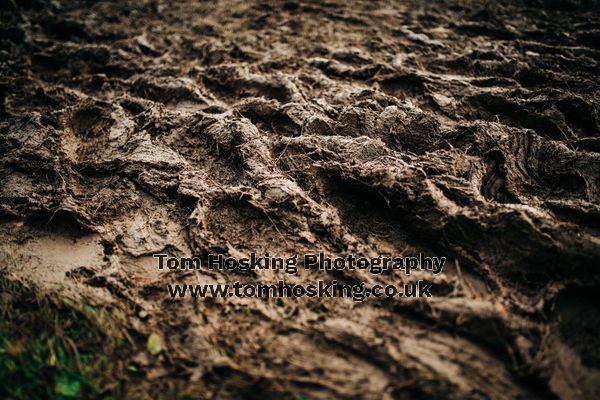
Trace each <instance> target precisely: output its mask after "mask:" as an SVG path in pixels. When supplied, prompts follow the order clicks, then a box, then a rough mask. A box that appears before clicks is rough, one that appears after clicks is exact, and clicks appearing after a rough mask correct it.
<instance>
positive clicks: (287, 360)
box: [0, 0, 600, 399]
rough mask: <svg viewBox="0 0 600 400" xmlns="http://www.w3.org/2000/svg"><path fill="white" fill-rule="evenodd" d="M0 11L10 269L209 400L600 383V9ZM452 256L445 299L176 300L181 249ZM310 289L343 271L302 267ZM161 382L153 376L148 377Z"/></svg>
mask: <svg viewBox="0 0 600 400" xmlns="http://www.w3.org/2000/svg"><path fill="white" fill-rule="evenodd" d="M174 3H175V4H171V3H168V2H162V1H146V2H127V1H121V2H83V1H72V2H58V1H48V2H45V1H41V0H30V1H26V2H25V1H24V2H20V1H10V0H9V1H3V2H0V4H1V9H0V12H1V14H2V28H1V33H0V68H1V70H0V149H1V150H0V181H1V182H2V184H1V185H0V213H1V215H2V223H1V225H0V232H1V233H0V237H1V243H2V244H1V251H0V254H1V256H2V263H3V264H4V267H6V268H8V269H9V270H10V271H11V273H14V274H17V275H19V276H21V277H23V278H26V279H29V280H32V281H34V282H36V283H37V285H38V286H40V287H42V288H46V289H47V290H53V291H59V292H61V293H63V294H65V295H68V296H71V297H74V298H79V299H82V300H84V301H86V302H89V303H90V304H96V305H103V306H108V307H114V308H120V309H124V310H129V311H128V312H129V313H130V320H131V329H132V330H134V331H136V332H139V334H140V336H142V337H143V336H144V335H149V334H150V333H152V332H159V334H160V336H161V337H163V338H164V342H165V343H164V344H165V349H166V350H165V352H164V354H162V355H161V356H160V357H159V358H156V359H154V358H151V359H150V360H148V359H145V361H144V364H145V365H144V367H146V368H147V370H151V371H156V370H159V371H161V373H158V374H157V373H154V374H153V376H152V379H153V380H154V381H155V382H154V383H153V384H152V387H151V388H150V389H149V390H150V391H152V390H159V389H160V388H161V387H164V386H165V385H169V384H170V382H173V381H177V382H182V383H183V384H184V385H185V387H186V388H187V390H189V392H190V393H193V395H194V397H195V398H219V399H220V398H248V399H251V398H262V399H271V398H272V399H280V398H290V399H292V398H308V399H331V398H339V399H357V398H361V399H362V398H364V399H416V398H440V399H446V398H448V399H465V398H469V399H480V398H481V399H483V398H491V399H515V398H522V399H535V398H540V399H541V398H556V399H593V398H598V397H599V396H600V350H599V348H600V347H599V344H600V341H599V339H598V337H600V324H599V322H600V303H599V301H598V296H597V293H598V290H599V289H600V279H599V277H600V274H599V273H598V268H599V267H600V236H599V230H600V203H599V199H600V153H599V151H600V91H599V89H600V82H599V77H598V76H599V75H598V72H599V70H600V69H599V65H598V64H599V62H600V22H599V21H600V19H599V18H598V17H599V15H600V11H599V9H598V3H597V2H594V1H575V0H572V1H568V0H564V1H561V0H556V1H551V0H539V1H533V0H532V1H514V2H509V1H499V2H478V1H458V0H456V1H451V0H448V1H435V2H414V1H404V2H392V3H388V2H366V1H365V2H359V1H353V2H334V1H327V2H318V1H308V2H295V1H287V2H258V1H239V2H238V1H234V2H218V3H215V4H212V3H197V2H184V1H182V2H174ZM319 251H324V252H326V253H328V254H331V255H339V256H343V255H346V254H348V253H352V254H357V255H364V256H372V255H376V254H405V255H412V254H418V253H420V252H424V253H427V254H430V255H438V256H445V257H448V262H447V265H446V266H445V268H444V272H443V273H442V274H440V275H438V276H434V277H432V276H431V275H430V274H422V275H419V274H418V273H417V274H415V275H414V276H411V277H407V276H405V275H403V274H402V273H397V272H395V271H392V272H391V273H388V274H382V275H372V274H369V273H367V272H363V271H343V272H341V273H340V272H337V273H336V275H335V278H336V279H338V280H341V281H344V282H357V281H361V282H365V284H366V285H374V284H390V283H394V284H402V283H405V282H406V281H407V280H411V279H428V280H430V281H431V282H432V283H433V285H434V288H435V292H436V295H435V296H434V297H432V298H419V299H402V298H400V299H367V300H365V301H363V302H354V301H352V300H351V299H348V298H335V299H323V298H321V299H319V298H298V299H285V300H282V299H249V298H228V299H222V298H218V299H202V300H195V301H194V300H192V299H178V300H176V299H171V298H169V297H168V296H167V292H166V291H165V285H166V284H167V283H172V282H187V283H200V282H202V283H213V282H216V283H226V282H230V281H231V280H241V281H248V282H262V283H269V284H272V283H274V282H276V281H277V280H278V279H280V278H281V277H282V276H281V275H280V274H278V273H277V272H273V271H266V272H265V271H260V272H252V273H248V274H235V273H233V272H231V271H205V270H202V271H190V272H185V273H182V272H180V271H176V272H164V271H158V270H157V268H156V261H155V260H154V259H153V258H152V255H153V254H155V253H169V254H172V255H176V256H181V257H183V256H191V255H200V256H203V255H206V254H208V253H222V254H225V255H229V256H235V257H238V256H240V255H247V254H249V253H251V252H257V253H265V252H269V253H270V254H279V255H284V254H288V255H289V254H303V253H311V252H312V253H314V252H319ZM285 278H286V279H288V280H290V281H291V282H294V283H306V282H312V281H315V280H317V279H331V278H332V276H329V274H328V273H327V272H323V271H313V270H303V269H301V270H300V271H299V273H298V274H297V275H294V276H291V277H288V276H285ZM148 379H150V378H148Z"/></svg>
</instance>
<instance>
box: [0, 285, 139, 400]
mask: <svg viewBox="0 0 600 400" xmlns="http://www.w3.org/2000/svg"><path fill="white" fill-rule="evenodd" d="M130 344H131V343H130V339H129V338H128V336H127V334H126V333H125V331H123V330H120V328H119V327H118V324H116V323H115V322H114V321H113V320H112V319H111V318H109V317H108V315H107V312H106V311H104V310H98V309H96V308H94V307H91V306H88V305H82V304H77V303H74V302H72V301H68V300H66V299H63V298H59V297H57V296H54V295H40V294H38V293H37V292H36V291H35V290H33V289H32V288H31V287H28V286H27V285H25V284H23V283H21V282H18V281H16V280H14V279H9V278H8V277H7V276H6V275H0V382H2V384H1V385H0V398H3V399H75V398H106V397H110V398H115V397H117V398H119V397H121V396H120V393H121V390H122V383H123V379H124V378H125V377H126V376H127V374H126V372H125V370H126V368H127V362H126V361H125V360H124V359H123V358H122V357H124V356H126V355H127V353H129V351H127V349H128V348H130V347H131V346H130ZM116 355H120V357H117V356H116Z"/></svg>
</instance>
